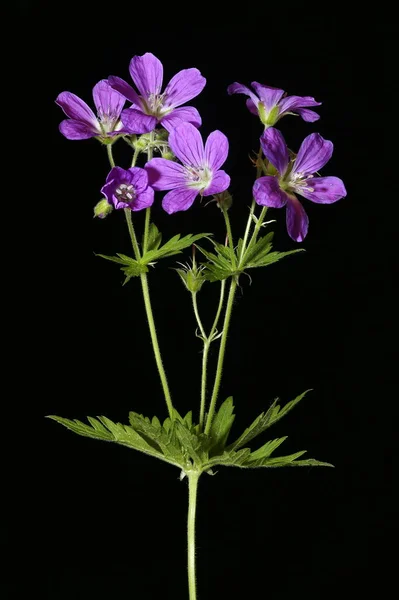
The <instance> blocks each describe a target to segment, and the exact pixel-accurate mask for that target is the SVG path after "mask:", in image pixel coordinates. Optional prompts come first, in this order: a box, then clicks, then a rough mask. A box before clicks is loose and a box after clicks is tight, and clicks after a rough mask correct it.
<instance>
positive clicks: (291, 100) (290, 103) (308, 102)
mask: <svg viewBox="0 0 399 600" xmlns="http://www.w3.org/2000/svg"><path fill="white" fill-rule="evenodd" d="M320 105H321V102H316V100H315V99H314V98H312V97H311V96H287V97H286V98H283V99H282V100H281V102H280V104H279V109H280V115H281V114H282V113H285V112H287V111H290V112H299V111H298V110H297V109H298V108H303V107H304V106H320Z"/></svg>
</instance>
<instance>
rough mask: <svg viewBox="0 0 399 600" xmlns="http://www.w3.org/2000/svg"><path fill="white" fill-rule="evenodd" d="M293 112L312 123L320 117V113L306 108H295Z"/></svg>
mask: <svg viewBox="0 0 399 600" xmlns="http://www.w3.org/2000/svg"><path fill="white" fill-rule="evenodd" d="M295 112H296V113H298V115H299V116H300V117H302V119H303V120H304V121H306V122H307V123H314V122H315V121H318V120H319V119H320V115H318V114H317V112H315V111H314V110H309V109H308V108H296V109H295Z"/></svg>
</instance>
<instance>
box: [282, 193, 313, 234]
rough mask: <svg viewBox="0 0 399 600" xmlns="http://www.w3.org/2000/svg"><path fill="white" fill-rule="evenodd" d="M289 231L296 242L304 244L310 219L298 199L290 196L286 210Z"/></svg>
mask: <svg viewBox="0 0 399 600" xmlns="http://www.w3.org/2000/svg"><path fill="white" fill-rule="evenodd" d="M286 222H287V231H288V235H289V236H290V238H292V239H293V240H294V241H295V242H303V240H304V239H305V237H306V234H307V233H308V226H309V218H308V215H307V214H306V212H305V209H304V208H303V206H302V204H301V203H300V202H299V200H298V198H296V196H294V195H290V196H289V199H288V202H287V210H286Z"/></svg>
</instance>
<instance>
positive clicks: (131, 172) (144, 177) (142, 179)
mask: <svg viewBox="0 0 399 600" xmlns="http://www.w3.org/2000/svg"><path fill="white" fill-rule="evenodd" d="M126 178H127V180H128V181H129V182H130V183H131V184H132V185H133V186H134V189H135V191H136V193H137V194H140V193H141V192H143V191H144V190H145V189H146V188H147V187H148V173H147V171H146V170H145V169H142V168H141V167H130V169H128V170H127V172H126Z"/></svg>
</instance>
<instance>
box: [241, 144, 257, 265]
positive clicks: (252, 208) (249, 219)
mask: <svg viewBox="0 0 399 600" xmlns="http://www.w3.org/2000/svg"><path fill="white" fill-rule="evenodd" d="M261 159H262V147H260V148H259V152H258V156H257V161H256V162H257V163H258V161H260V160H261ZM261 173H262V166H260V165H259V164H257V165H256V179H259V177H260V176H261ZM255 207H256V203H255V198H253V200H252V204H251V208H250V211H249V216H248V221H247V226H246V228H245V233H244V239H243V242H242V247H241V253H240V256H239V261H240V263H241V262H242V259H243V257H244V254H245V250H246V246H247V241H248V236H249V232H250V230H251V225H252V222H253V219H252V215H253V214H254V212H255Z"/></svg>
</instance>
